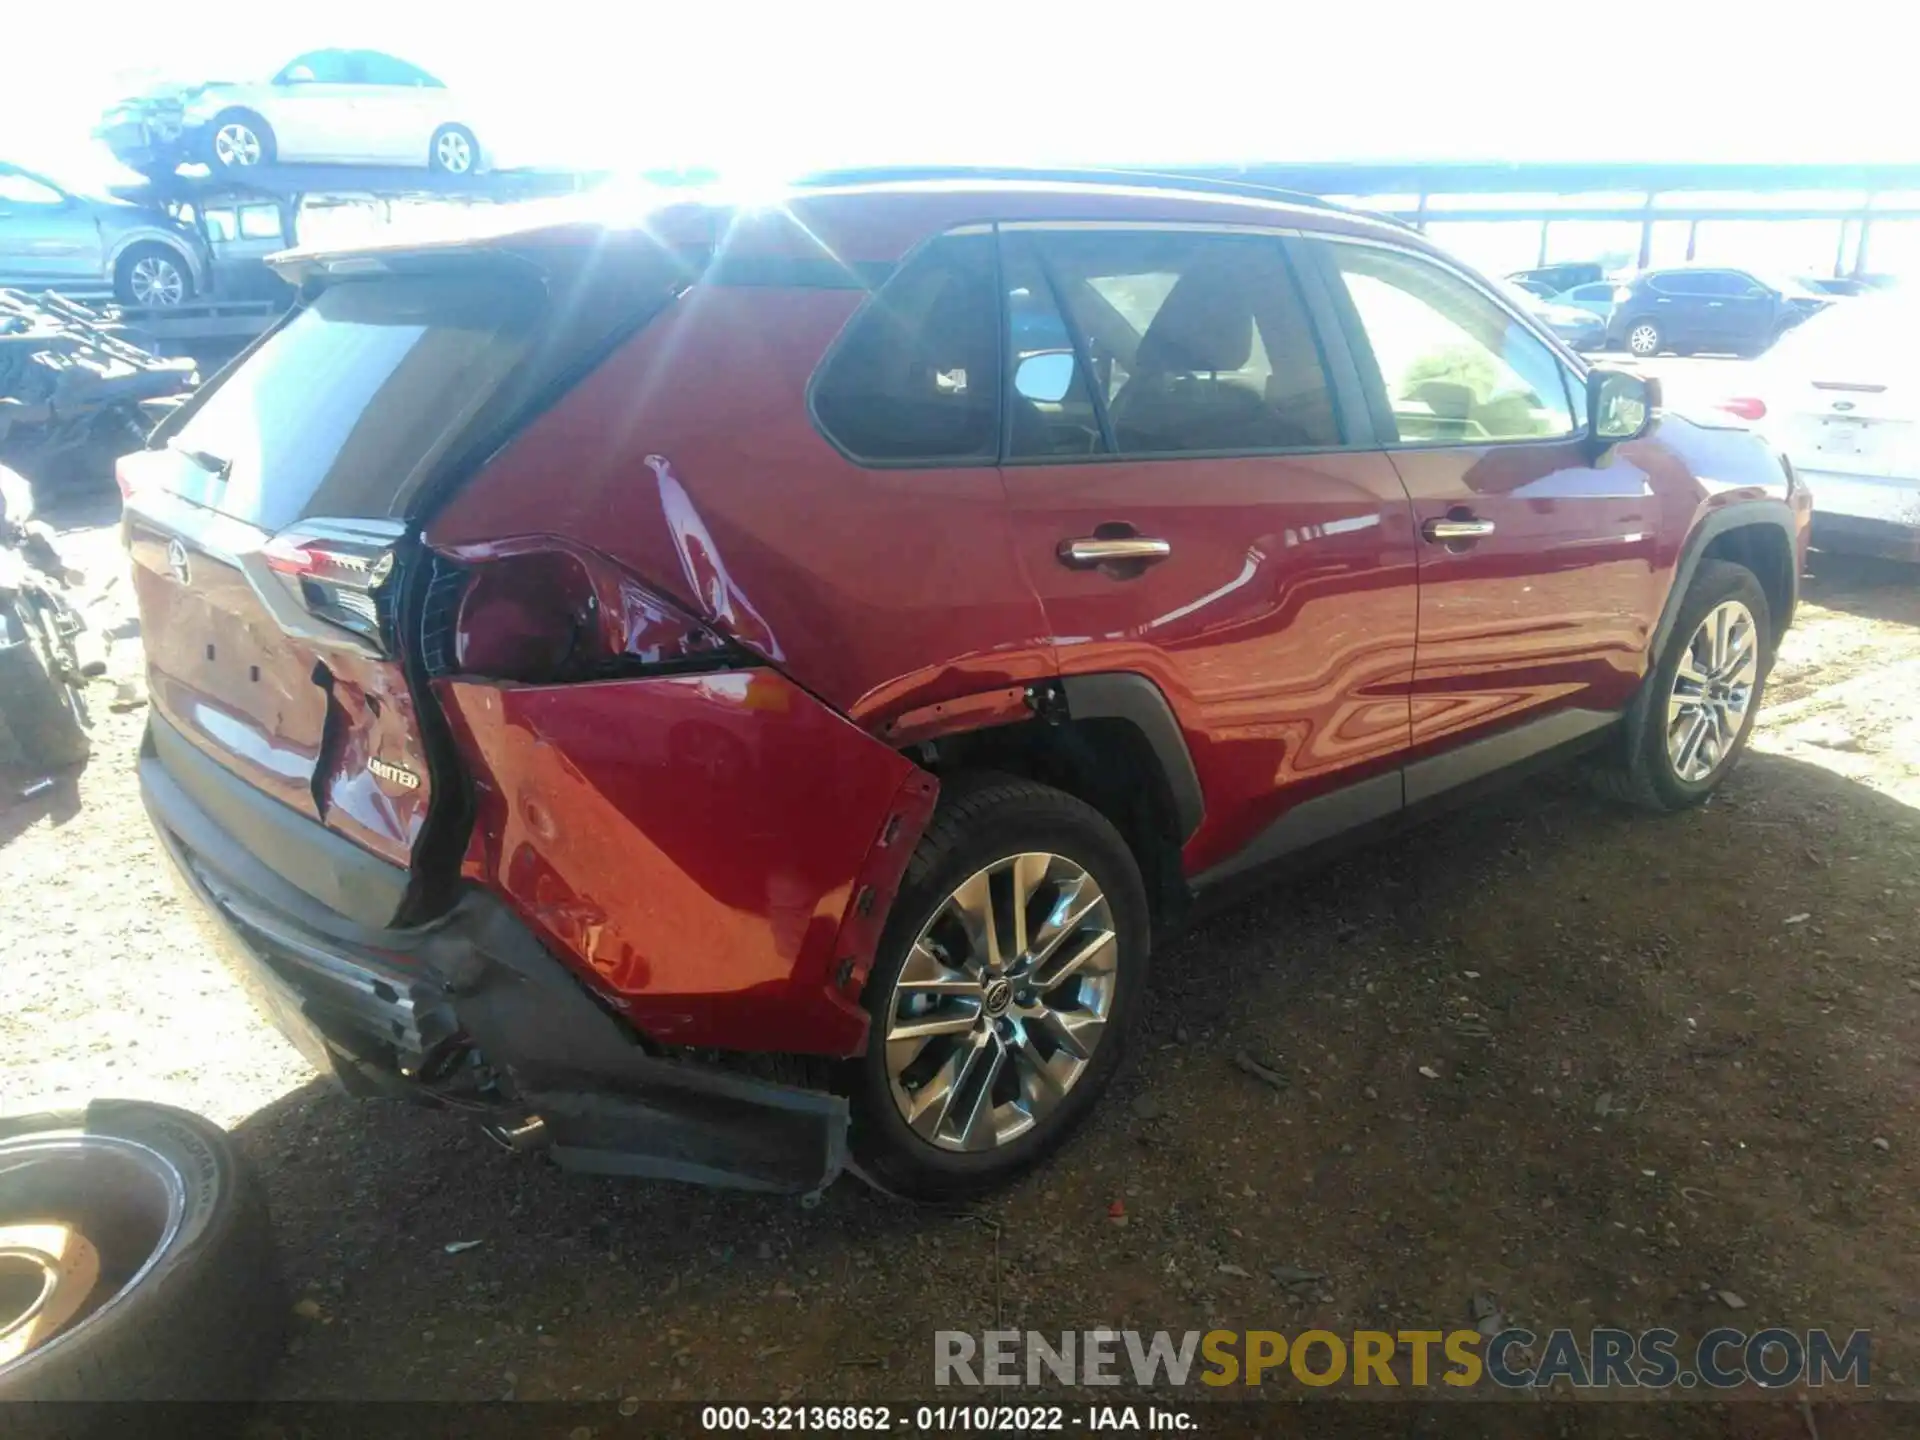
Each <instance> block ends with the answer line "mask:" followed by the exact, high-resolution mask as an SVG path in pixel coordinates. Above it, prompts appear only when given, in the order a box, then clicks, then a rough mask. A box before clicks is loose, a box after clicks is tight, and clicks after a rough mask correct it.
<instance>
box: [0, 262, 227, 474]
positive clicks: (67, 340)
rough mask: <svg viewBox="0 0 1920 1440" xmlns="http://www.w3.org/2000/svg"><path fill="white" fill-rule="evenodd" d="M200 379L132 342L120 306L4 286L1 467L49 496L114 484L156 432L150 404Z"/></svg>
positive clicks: (188, 367) (0, 292)
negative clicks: (122, 460) (116, 466)
mask: <svg viewBox="0 0 1920 1440" xmlns="http://www.w3.org/2000/svg"><path fill="white" fill-rule="evenodd" d="M199 379H200V377H199V375H198V374H197V373H196V370H195V366H194V362H193V361H192V360H190V359H184V358H183V359H174V360H168V359H162V358H160V357H159V356H156V355H153V354H150V353H149V352H147V351H146V350H143V349H141V348H140V347H139V346H138V345H135V344H133V343H132V342H131V341H129V340H128V339H126V338H125V336H124V335H123V334H121V333H120V327H119V326H118V324H117V316H116V312H114V311H113V310H111V309H109V310H106V311H104V312H102V311H97V310H93V309H90V308H89V307H87V306H85V305H80V304H77V303H75V302H74V301H72V300H68V299H66V298H64V297H63V296H59V295H54V294H43V295H28V294H26V293H25V292H23V291H19V290H4V289H0V464H4V465H10V466H12V467H13V468H14V469H15V470H18V471H19V472H20V473H21V474H23V475H25V476H27V477H28V478H29V479H30V480H32V481H33V482H34V483H35V485H36V487H37V488H39V489H40V491H41V493H42V494H43V495H44V494H46V493H47V492H48V491H50V490H54V489H59V488H62V487H77V486H81V485H86V484H90V483H98V482H101V481H104V480H105V479H107V478H108V477H110V476H111V474H112V471H113V462H114V460H115V459H117V458H118V457H119V456H121V455H124V454H126V453H128V452H129V451H132V450H137V449H139V448H140V447H141V446H142V445H143V444H144V443H145V441H146V435H147V431H148V430H149V429H151V428H152V421H151V420H150V418H149V417H148V414H147V413H144V412H143V411H142V409H141V404H142V402H143V401H156V400H158V401H167V400H174V399H177V398H178V397H181V396H184V395H186V394H187V393H188V392H189V391H191V390H192V389H193V387H194V386H195V385H197V384H198V383H199Z"/></svg>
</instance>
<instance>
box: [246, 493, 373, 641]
mask: <svg viewBox="0 0 1920 1440" xmlns="http://www.w3.org/2000/svg"><path fill="white" fill-rule="evenodd" d="M386 530H387V527H382V528H381V530H380V531H377V532H376V531H373V530H371V529H369V530H367V531H365V532H364V533H362V531H361V530H360V529H359V528H357V527H349V526H347V525H345V524H342V525H339V526H329V528H327V529H316V528H312V527H311V526H310V525H308V524H306V523H303V525H301V526H297V527H295V528H294V529H292V530H286V531H283V532H281V533H280V534H278V535H275V536H274V537H273V538H272V539H271V540H269V541H267V543H266V544H265V545H263V546H262V547H261V548H260V559H261V561H263V562H264V563H265V565H266V568H267V570H268V572H269V573H270V574H271V575H272V576H273V577H274V579H275V580H277V581H278V582H279V583H280V585H281V586H282V587H283V588H284V589H286V590H287V591H289V592H290V593H291V594H292V595H293V597H294V598H295V599H297V600H298V601H299V602H300V604H301V605H302V606H303V607H304V608H305V609H306V610H307V612H308V613H309V614H311V615H313V616H314V617H315V618H317V619H320V620H324V621H326V622H327V623H328V624H330V625H335V626H338V627H339V628H340V629H342V630H346V631H349V632H351V633H352V634H354V635H357V636H359V637H360V638H361V639H363V640H366V641H368V642H369V643H370V644H372V645H373V646H375V648H377V649H381V650H384V649H385V648H386V647H385V638H384V631H383V624H382V622H383V620H384V618H385V615H384V611H383V604H384V603H385V602H384V595H385V587H386V583H387V579H388V577H389V576H391V575H392V573H393V563H394V556H393V549H392V540H393V539H394V538H396V537H394V536H393V535H391V534H389V533H386Z"/></svg>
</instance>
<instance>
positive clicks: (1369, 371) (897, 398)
mask: <svg viewBox="0 0 1920 1440" xmlns="http://www.w3.org/2000/svg"><path fill="white" fill-rule="evenodd" d="M523 223H525V224H527V225H528V226H529V227H530V228H526V229H522V230H518V231H513V232H507V233H494V234H491V235H488V234H485V233H476V234H475V235H474V236H473V238H471V239H470V240H467V241H465V242H444V243H439V244H430V245H414V246H410V245H408V244H406V243H403V242H401V241H398V240H396V241H394V242H393V243H391V244H390V245H388V246H387V247H385V248H372V249H366V250H360V251H355V252H351V253H345V252H332V253H330V252H324V251H305V252H296V253H294V254H292V255H290V256H283V257H281V258H280V260H279V261H278V262H277V263H278V264H279V265H280V266H281V267H282V268H283V269H284V270H285V272H286V273H287V274H288V276H289V278H291V279H293V280H295V281H297V282H298V283H299V284H300V285H301V286H302V287H303V288H302V296H303V299H302V304H301V307H300V308H299V309H298V310H297V311H296V312H295V313H294V314H293V315H292V316H291V318H290V319H288V320H287V321H286V322H285V323H284V324H283V325H282V327H281V328H279V329H278V330H277V331H276V332H274V333H273V334H272V335H270V336H269V337H268V338H267V339H266V340H265V341H264V342H263V343H262V344H260V345H259V347H258V348H257V349H255V350H254V351H253V352H252V354H251V355H250V356H249V357H248V358H247V359H246V360H245V361H244V362H243V363H242V364H240V365H239V366H237V367H235V368H234V369H232V370H231V371H229V372H227V373H226V374H225V376H224V377H223V378H222V379H221V381H220V382H219V383H218V384H217V385H215V386H213V387H210V388H209V389H207V390H204V391H202V392H201V393H200V394H199V395H197V396H196V397H195V399H194V400H193V401H192V402H190V403H189V405H188V406H186V407H184V408H183V410H182V412H181V413H180V414H179V415H177V416H176V417H175V418H174V419H173V420H171V421H169V422H168V423H166V424H165V425H163V426H162V427H161V428H160V430H159V431H158V432H156V436H155V438H154V440H153V442H152V444H151V446H150V448H148V449H147V450H144V451H142V452H140V453H138V454H136V455H134V456H131V457H128V458H127V459H125V460H123V461H122V462H121V481H122V485H123V488H124V489H125V490H126V492H127V504H126V521H125V531H124V533H125V538H126V542H127V544H128V546H129V549H130V555H131V561H132V570H133V577H134V586H135V589H136V592H137V595H138V599H139V603H140V610H141V615H142V622H141V623H142V637H143V640H144V642H145V644H146V647H147V648H146V654H147V664H148V671H149V681H150V694H151V696H152V713H151V718H150V722H149V728H148V732H147V737H146V742H145V746H144V750H143V753H142V756H141V759H140V762H139V770H140V778H141V784H142V787H143V790H144V793H145V797H146V801H147V804H148V806H149V808H150V811H151V813H152V816H153V820H154V824H155V827H156V829H157V832H158V835H159V837H160V840H161V842H162V844H163V845H164V847H165V849H166V850H167V852H168V853H169V854H170V855H171V856H172V857H173V859H174V860H175V861H176V862H177V864H178V867H179V869H180V871H181V873H182V875H183V876H184V877H185V879H186V882H187V884H188V885H189V887H190V888H191V889H192V890H193V892H194V893H195V894H197V896H198V898H199V901H200V902H201V903H200V904H199V905H197V906H195V908H196V909H199V910H203V911H204V913H206V914H208V915H210V916H212V917H213V918H215V919H216V920H217V921H218V922H219V923H220V926H221V927H222V928H223V929H224V930H225V932H226V934H227V936H228V938H229V939H230V940H232V941H233V942H234V949H235V953H236V955H237V956H238V957H239V958H240V962H241V972H242V973H243V975H245V976H246V977H247V982H248V983H249V984H250V985H252V986H253V987H254V989H255V991H256V993H257V994H258V995H259V996H260V997H262V1001H263V1003H264V1004H265V1005H266V1006H267V1007H268V1008H269V1009H270V1010H271V1012H272V1013H273V1014H274V1015H275V1016H276V1017H277V1019H278V1022H279V1023H280V1024H281V1025H282V1026H284V1027H285V1028H286V1030H287V1031H288V1033H289V1034H291V1035H292V1036H294V1037H295V1038H296V1040H297V1041H298V1043H300V1044H301V1045H302V1046H303V1048H304V1049H305V1050H306V1053H307V1054H309V1055H310V1056H312V1057H313V1058H314V1059H315V1061H316V1062H317V1063H318V1064H320V1065H322V1066H323V1067H325V1068H327V1069H329V1070H331V1071H332V1072H334V1073H335V1074H336V1075H338V1076H339V1077H341V1078H342V1079H343V1080H344V1081H345V1082H346V1083H347V1084H349V1085H350V1086H352V1087H354V1088H357V1089H359V1090H362V1091H379V1092H385V1093H400V1094H409V1095H413V1096H416V1097H419V1098H422V1099H426V1100H429V1101H437V1102H442V1103H448V1104H455V1105H459V1106H461V1107H464V1108H467V1109H469V1110H472V1111H475V1112H477V1113H478V1114H479V1115H480V1116H481V1117H482V1118H483V1120H484V1122H485V1123H486V1124H487V1125H488V1126H489V1127H490V1128H491V1129H492V1130H493V1132H494V1133H495V1134H496V1135H497V1136H498V1137H499V1138H501V1139H503V1140H505V1141H506V1142H508V1143H509V1144H512V1145H514V1146H517V1147H523V1148H531V1147H536V1146H542V1145H545V1146H549V1147H551V1153H552V1154H553V1155H554V1157H555V1158H557V1159H558V1160H560V1161H561V1162H563V1163H565V1164H568V1165H571V1166H575V1167H580V1168H586V1169H592V1170H601V1171H608V1172H618V1173H626V1174H638V1175H654V1176H671V1177H678V1178H683V1179H692V1180H705V1181H731V1182H734V1183H744V1184H750V1185H757V1186H762V1187H768V1188H787V1189H809V1188H812V1187H815V1186H818V1185H821V1184H824V1183H826V1181H827V1180H829V1179H831V1178H832V1176H833V1175H834V1174H835V1173H837V1172H838V1170H839V1169H840V1168H841V1165H842V1161H843V1157H845V1156H846V1155H847V1154H848V1153H850V1155H851V1157H852V1160H851V1163H853V1164H856V1165H857V1166H858V1168H859V1170H860V1171H861V1173H862V1174H864V1175H865V1176H867V1177H869V1178H871V1179H872V1180H874V1181H875V1182H876V1183H878V1184H880V1185H882V1186H885V1187H888V1188H890V1189H894V1190H898V1191H904V1192H910V1193H913V1194H920V1195H951V1194H960V1193H966V1192H969V1191H975V1190H979V1189H981V1188H982V1187H984V1186H988V1185H991V1184H994V1183H996V1182H998V1181H1001V1180H1003V1179H1005V1178H1006V1177H1008V1176H1009V1175H1011V1174H1013V1173H1015V1172H1016V1171H1018V1170H1020V1169H1021V1168H1023V1167H1024V1166H1026V1165H1028V1164H1030V1163H1032V1162H1033V1161H1035V1160H1036V1159H1037V1158H1039V1157H1040V1156H1041V1155H1043V1154H1044V1153H1046V1152H1047V1151H1049V1150H1050V1149H1052V1148H1053V1147H1054V1146H1055V1145H1056V1144H1058V1143H1059V1142H1060V1141H1061V1140H1062V1139H1063V1138H1064V1137H1065V1136H1066V1134H1067V1133H1068V1132H1069V1131H1070V1130H1071V1129H1072V1128H1073V1126H1074V1125H1075V1123H1076V1122H1077V1121H1079V1120H1080V1119H1081V1118H1082V1117H1083V1116H1084V1115H1085V1114H1086V1113H1087V1111H1088V1110H1089V1109H1090V1108H1091V1107H1092V1106H1093V1105H1094V1104H1095V1103H1096V1101H1097V1100H1098V1099H1099V1097H1100V1095H1101V1093H1102V1091H1103V1090H1104V1089H1105V1088H1106V1086H1107V1083H1108V1082H1109V1080H1110V1079H1111V1078H1112V1077H1113V1075H1114V1072H1115V1069H1116V1067H1117V1066H1118V1065H1119V1063H1120V1061H1121V1056H1122V1052H1123V1049H1124V1047H1125V1044H1126V1036H1127V1031H1128V1029H1129V1027H1130V1026H1131V1025H1132V1024H1133V1022H1134V1021H1135V1020H1137V1019H1138V1017H1139V1012H1140V1011H1141V1009H1142V1008H1143V1006H1144V1004H1145V1003H1146V995H1147V989H1146V980H1147V966H1148V960H1149V955H1150V952H1151V951H1152V950H1153V948H1154V946H1155V944H1156V942H1157V941H1159V940H1162V939H1164V938H1165V937H1166V936H1167V935H1168V934H1170V933H1172V932H1173V931H1174V930H1176V929H1177V928H1178V927H1179V926H1180V924H1181V923H1182V922H1183V920H1184V919H1185V918H1186V917H1187V916H1188V915H1189V914H1190V913H1191V912H1192V910H1193V908H1194V905H1195V902H1196V901H1197V900H1199V899H1201V898H1203V897H1207V896H1216V895H1220V894H1222V893H1225V892H1227V891H1229V890H1230V889H1231V888H1233V887H1234V886H1236V885H1237V884H1239V883H1240V882H1245V881H1247V880H1249V879H1251V878H1253V877H1255V876H1257V875H1260V874H1263V873H1266V872H1268V871H1270V870H1272V869H1274V868H1276V867H1279V866H1282V865H1285V864H1287V863H1289V862H1292V861H1297V860H1300V859H1302V858H1304V857H1308V856H1311V855H1314V854H1316V853H1325V843H1326V842H1328V841H1331V840H1333V839H1334V838H1335V837H1337V836H1340V835H1343V834H1345V833H1346V832H1358V831H1367V830H1373V829H1376V828H1382V827H1387V826H1391V825H1394V824H1397V823H1401V822H1404V821H1406V820H1408V819H1410V818H1413V817H1416V816H1418V815H1421V814H1425V813H1427V812H1429V811H1431V810H1432V809H1434V808H1435V807H1438V806H1441V805H1444V804H1447V803H1449V802H1453V801H1458V800H1459V799H1461V798H1462V797H1464V796H1467V795H1470V794H1473V793H1475V792H1476V791H1477V790H1478V789H1479V788H1480V787H1481V786H1482V784H1483V783H1485V782H1490V781H1493V780H1495V779H1497V778H1502V777H1512V776H1517V775H1520V774H1522V773H1525V772H1526V770H1527V769H1528V768H1529V767H1531V766H1534V765H1537V764H1541V763H1545V762H1548V761H1550V760H1554V759H1558V758H1560V757H1565V756H1569V755H1573V754H1575V753H1585V754H1586V755H1588V756H1589V758H1590V759H1591V761H1592V763H1593V764H1594V765H1595V766H1596V767H1597V772H1598V773H1599V774H1601V775H1602V776H1604V777H1605V778H1606V783H1607V784H1608V786H1609V787H1610V788H1612V789H1613V791H1614V792H1615V793H1617V794H1619V795H1621V796H1623V797H1625V798H1628V799H1631V800H1633V801H1636V802H1639V803H1641V804H1644V805H1647V806H1650V807H1653V808H1656V809H1676V808H1679V807H1682V806H1686V805H1691V804H1694V803H1697V802H1699V801H1701V800H1703V799H1705V798H1706V797H1707V796H1708V795H1710V794H1712V793H1713V791H1714V790H1715V788H1716V787H1717V786H1718V785H1719V784H1720V783H1721V781H1722V780H1723V779H1724V778H1725V776H1726V775H1727V773H1728V770H1729V769H1730V767H1731V766H1732V765H1733V764H1734V762H1735V760H1736V757H1737V756H1738V755H1739V753H1740V751H1741V748H1742V746H1743V745H1744V744H1745V742H1746V739H1747V735H1748V731H1749V727H1750V726H1751V724H1752V722H1753V717H1754V714H1755V711H1756V708H1757V706H1758V704H1759V702H1760V696H1761V689H1762V686H1763V685H1764V683H1765V679H1766V676H1767V671H1768V667H1769V665H1770V664H1771V662H1772V659H1773V655H1774V650H1775V646H1776V644H1777V643H1778V641H1779V638H1780V636H1781V634H1782V632H1783V631H1784V630H1785V629H1786V627H1787V625H1788V624H1789V622H1790V621H1791V620H1792V618H1793V613H1794V603H1795V595H1796V590H1795V586H1796V577H1797V576H1798V574H1799V571H1800V561H1801V557H1802V551H1803V547H1804V545H1805V540H1806V531H1807V522H1808V503H1807V497H1806V495H1805V494H1804V492H1802V491H1801V490H1800V489H1798V488H1797V487H1796V485H1795V483H1794V480H1793V477H1792V476H1791V474H1790V473H1789V472H1788V471H1787V470H1786V469H1785V467H1784V466H1783V465H1782V463H1781V461H1780V459H1779V458H1778V457H1777V456H1776V455H1775V453H1774V452H1773V451H1772V450H1770V449H1769V448H1768V447H1767V446H1766V445H1765V444H1764V443H1763V442H1762V441H1761V440H1760V439H1759V437H1757V436H1755V435H1754V434H1752V433H1750V432H1749V431H1747V430H1745V429H1743V428H1737V427H1733V428H1724V429H1722V428H1713V427H1709V426H1704V425H1702V424H1699V423H1695V422H1692V421H1689V420H1686V419H1683V418H1680V417H1679V416H1676V415H1664V416H1663V415H1661V414H1659V413H1658V411H1657V409H1656V402H1657V398H1658V397H1657V388H1656V383H1655V382H1653V381H1651V380H1647V379H1644V378H1642V377H1638V376H1634V375H1629V374H1624V373H1621V372H1609V371H1606V370H1589V369H1588V368H1587V366H1586V364H1585V363H1584V362H1583V361H1582V360H1580V359H1579V358H1578V357H1576V356H1575V355H1574V354H1572V353H1571V352H1570V351H1569V350H1567V349H1566V348H1564V347H1563V346H1562V345H1561V344H1560V343H1559V342H1558V341H1556V340H1555V339H1553V338H1552V337H1551V336H1550V335H1549V334H1548V333H1547V332H1546V330H1545V329H1544V328H1542V327H1541V326H1540V325H1539V323H1538V322H1537V321H1535V320H1534V319H1533V318H1532V317H1530V316H1529V315H1528V314H1526V313H1525V312H1524V311H1523V310H1522V309H1521V308H1520V307H1519V306H1518V305H1517V304H1514V303H1512V302H1510V301H1509V300H1508V299H1507V298H1505V297H1504V296H1503V294H1501V293H1500V292H1498V291H1496V290H1495V289H1494V288H1493V287H1492V286H1490V285H1489V284H1488V283H1487V282H1485V281H1484V280H1482V279H1480V278H1479V277H1478V276H1476V275H1474V274H1473V273H1472V272H1471V271H1469V270H1467V269H1465V268H1463V267H1462V266H1460V265H1459V264H1458V263H1456V262H1455V261H1453V260H1451V259H1449V258H1448V257H1447V256H1446V255H1444V254H1443V253H1441V252H1440V251H1438V250H1436V249H1434V248H1433V247H1432V246H1431V245H1429V244H1428V243H1426V242H1425V241H1424V240H1422V239H1421V238H1420V237H1419V236H1417V235H1415V234H1413V233H1411V232H1409V231H1407V230H1404V229H1401V228H1398V227H1396V226H1393V225H1389V224H1383V223H1376V222H1374V221H1371V220H1368V219H1365V218H1363V217H1360V216H1357V215H1354V214H1352V213H1350V212H1345V211H1341V210H1338V209H1335V208H1332V207H1326V206H1314V205H1308V204H1289V203H1281V202H1278V201H1274V200H1271V199H1262V198H1255V197H1254V196H1253V195H1251V194H1248V195H1227V194H1221V193H1196V192H1192V191H1182V190H1179V189H1177V188H1172V187H1167V188H1153V187H1151V186H1146V185H1142V184H1140V183H1138V182H1134V183H1130V184H1128V185H1127V186H1125V187H1120V188H1115V187H1108V186H1106V185H1102V184H1097V183H1091V182H1088V183H1073V182H1070V181H1066V180H1050V181H1045V182H1028V183H1021V184H1010V183H1007V181H1006V180H1005V179H1004V178H999V179H996V178H992V177H979V176H974V177H970V178H965V179H955V180H950V181H948V182H946V183H941V184H922V183H901V182H890V181H884V180H881V179H877V178H873V177H868V178H867V179H866V180H864V181H862V180H857V179H848V178H845V177H842V179H841V180H840V181H839V182H838V183H836V184H835V185H833V186H832V187H830V188H827V187H822V188H818V189H811V190H809V189H801V190H798V191H795V192H793V193H791V194H790V195H789V196H788V197H786V198H785V200H784V201H783V203H781V204H779V205H773V206H767V207H765V208H755V209H752V210H743V211H731V210H728V209H725V208H720V207H718V206H716V205H713V204H708V203H693V202H682V203H675V204H671V205H666V206H663V207H662V208H660V209H658V210H657V211H655V212H653V213H652V214H651V215H650V216H649V217H648V218H647V222H646V223H645V224H644V225H637V224H632V223H621V224H618V225H613V226H609V227H600V226H597V225H592V224H587V223H582V222H580V221H577V220H576V221H574V222H571V223H559V222H552V223H548V224H544V225H540V226H535V222H534V221H533V220H531V219H529V220H528V221H525V222H523ZM1196 963H1200V962H1198V961H1197V962H1196Z"/></svg>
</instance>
